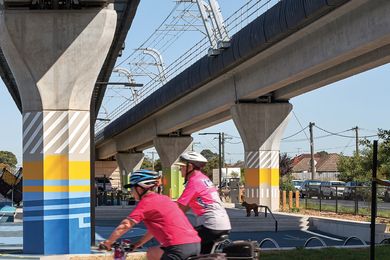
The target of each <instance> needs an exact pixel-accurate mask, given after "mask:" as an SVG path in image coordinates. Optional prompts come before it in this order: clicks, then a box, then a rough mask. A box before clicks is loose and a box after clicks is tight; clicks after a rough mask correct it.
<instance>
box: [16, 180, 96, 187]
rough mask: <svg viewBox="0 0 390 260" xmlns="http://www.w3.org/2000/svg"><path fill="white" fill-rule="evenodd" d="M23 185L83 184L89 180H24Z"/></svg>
mask: <svg viewBox="0 0 390 260" xmlns="http://www.w3.org/2000/svg"><path fill="white" fill-rule="evenodd" d="M23 185H24V186H46V185H47V186H83V185H90V180H25V181H24V182H23Z"/></svg>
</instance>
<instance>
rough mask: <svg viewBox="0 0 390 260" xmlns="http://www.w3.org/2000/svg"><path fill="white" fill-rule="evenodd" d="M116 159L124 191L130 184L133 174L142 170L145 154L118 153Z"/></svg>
mask: <svg viewBox="0 0 390 260" xmlns="http://www.w3.org/2000/svg"><path fill="white" fill-rule="evenodd" d="M115 157H116V161H117V163H118V166H119V172H120V179H121V189H123V186H124V185H126V184H128V183H129V175H130V174H131V172H133V171H135V170H139V169H140V168H141V165H142V162H143V161H144V157H145V156H144V154H143V153H117V154H116V155H115Z"/></svg>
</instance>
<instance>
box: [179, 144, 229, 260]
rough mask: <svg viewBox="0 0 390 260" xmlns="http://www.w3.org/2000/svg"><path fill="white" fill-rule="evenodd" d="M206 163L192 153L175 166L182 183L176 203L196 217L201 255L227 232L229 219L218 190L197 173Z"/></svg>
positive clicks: (203, 159)
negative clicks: (181, 177)
mask: <svg viewBox="0 0 390 260" xmlns="http://www.w3.org/2000/svg"><path fill="white" fill-rule="evenodd" d="M206 163H207V159H206V158H204V157H203V156H202V155H201V154H199V153H197V152H193V151H189V152H185V153H183V154H182V155H181V156H180V158H179V162H177V163H176V164H177V165H180V166H181V169H180V170H181V174H182V176H183V178H184V179H185V183H186V187H185V189H184V191H183V194H182V195H181V196H180V198H179V199H178V200H177V202H178V204H179V207H180V208H181V209H182V210H183V211H184V212H185V211H187V210H188V209H191V210H192V211H193V212H194V213H195V215H196V216H197V218H196V220H197V223H196V228H195V229H196V230H197V231H198V235H199V236H200V238H201V239H202V244H201V245H202V247H201V254H208V253H210V251H211V249H212V247H213V244H214V242H215V241H216V240H217V239H218V238H220V237H221V236H222V235H226V234H228V233H229V231H230V229H231V226H230V220H229V216H228V214H227V212H226V210H225V208H224V207H223V205H222V201H221V199H220V197H219V194H218V190H217V189H216V188H215V186H214V185H213V183H212V182H211V181H210V179H209V178H208V177H207V176H206V175H204V174H203V173H202V172H201V171H200V170H201V168H202V167H204V166H205V164H206Z"/></svg>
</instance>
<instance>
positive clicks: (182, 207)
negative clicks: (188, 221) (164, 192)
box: [177, 202, 190, 212]
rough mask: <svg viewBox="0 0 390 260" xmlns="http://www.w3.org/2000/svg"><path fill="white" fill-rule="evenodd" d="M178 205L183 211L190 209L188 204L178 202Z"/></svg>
mask: <svg viewBox="0 0 390 260" xmlns="http://www.w3.org/2000/svg"><path fill="white" fill-rule="evenodd" d="M177 205H178V206H179V208H180V209H181V210H182V211H183V212H187V211H188V210H189V209H190V207H189V206H188V205H187V206H186V205H183V204H181V203H180V202H177Z"/></svg>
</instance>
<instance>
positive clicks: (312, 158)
mask: <svg viewBox="0 0 390 260" xmlns="http://www.w3.org/2000/svg"><path fill="white" fill-rule="evenodd" d="M314 125H315V124H314V123H312V122H310V123H309V129H310V168H311V179H312V180H314V177H315V174H316V168H315V164H314V138H313V126H314Z"/></svg>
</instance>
